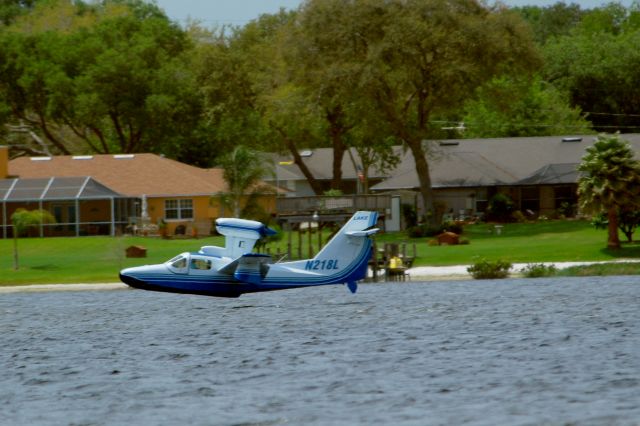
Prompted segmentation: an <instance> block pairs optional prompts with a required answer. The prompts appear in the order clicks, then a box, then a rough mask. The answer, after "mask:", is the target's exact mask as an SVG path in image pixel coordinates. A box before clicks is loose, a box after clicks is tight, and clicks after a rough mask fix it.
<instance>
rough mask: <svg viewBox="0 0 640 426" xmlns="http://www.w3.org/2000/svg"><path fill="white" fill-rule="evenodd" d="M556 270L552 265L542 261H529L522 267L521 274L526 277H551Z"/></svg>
mask: <svg viewBox="0 0 640 426" xmlns="http://www.w3.org/2000/svg"><path fill="white" fill-rule="evenodd" d="M557 272H558V268H556V267H555V266H554V265H545V264H544V263H530V264H528V265H527V266H525V267H524V268H523V269H522V274H523V275H524V276H525V277H527V278H542V277H552V276H554V275H555V274H556V273H557Z"/></svg>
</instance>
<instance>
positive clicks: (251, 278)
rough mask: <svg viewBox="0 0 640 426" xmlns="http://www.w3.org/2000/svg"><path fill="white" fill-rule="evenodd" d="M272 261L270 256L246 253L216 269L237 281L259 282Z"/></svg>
mask: <svg viewBox="0 0 640 426" xmlns="http://www.w3.org/2000/svg"><path fill="white" fill-rule="evenodd" d="M270 263H273V259H271V256H269V255H266V254H258V253H246V254H243V255H242V256H240V257H239V258H237V259H235V260H232V261H231V262H229V263H227V264H226V265H224V266H223V267H222V268H220V269H218V272H219V273H221V274H226V275H233V277H234V278H235V279H237V280H238V281H243V282H248V283H251V284H259V283H260V282H261V281H262V278H263V277H264V276H265V275H266V273H267V271H268V270H269V264H270Z"/></svg>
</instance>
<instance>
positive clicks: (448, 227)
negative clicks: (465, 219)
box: [441, 222, 464, 235]
mask: <svg viewBox="0 0 640 426" xmlns="http://www.w3.org/2000/svg"><path fill="white" fill-rule="evenodd" d="M441 230H442V232H444V231H448V232H453V233H454V234H458V235H461V234H462V232H463V231H464V226H463V225H462V224H461V223H458V222H445V223H443V224H442V228H441Z"/></svg>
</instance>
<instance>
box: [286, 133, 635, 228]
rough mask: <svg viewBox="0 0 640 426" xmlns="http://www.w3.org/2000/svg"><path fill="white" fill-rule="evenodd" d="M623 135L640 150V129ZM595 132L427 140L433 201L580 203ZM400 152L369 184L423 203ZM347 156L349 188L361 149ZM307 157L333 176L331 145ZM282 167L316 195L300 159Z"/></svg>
mask: <svg viewBox="0 0 640 426" xmlns="http://www.w3.org/2000/svg"><path fill="white" fill-rule="evenodd" d="M621 137H622V139H624V140H627V141H629V142H630V143H631V145H632V148H633V149H634V150H635V151H636V152H640V134H624V135H621ZM595 138H596V136H595V135H577V136H543V137H519V138H491V139H447V140H440V141H438V140H431V141H425V142H424V144H425V147H426V148H427V150H428V152H429V154H428V156H429V166H430V176H431V182H432V188H433V190H434V197H435V200H434V201H435V202H436V204H437V205H439V206H440V208H441V209H442V210H443V211H444V212H445V213H449V214H450V215H452V216H454V217H460V216H468V215H478V214H483V213H484V212H485V211H486V208H487V205H488V202H489V200H490V199H491V197H493V195H495V194H497V193H505V194H508V195H509V196H510V197H511V198H512V199H513V200H514V202H515V204H516V206H515V207H516V209H518V210H521V211H523V212H531V213H533V214H535V215H553V214H555V213H556V212H557V211H558V209H560V208H561V207H562V206H563V205H568V206H572V205H575V204H576V202H577V195H576V188H577V181H578V177H579V174H578V172H577V170H576V167H577V166H578V164H579V163H580V162H581V159H582V157H583V156H584V155H585V153H586V151H585V150H586V148H587V147H589V146H590V145H592V144H593V142H594V140H595ZM396 152H397V153H398V154H399V156H400V163H399V164H398V165H397V167H396V168H395V169H394V170H393V171H392V172H390V173H389V175H387V176H382V175H381V174H380V173H378V172H376V171H374V175H373V176H372V178H373V179H372V181H373V182H372V185H371V187H370V189H371V192H373V193H377V194H382V193H388V194H402V202H403V203H411V204H415V205H416V206H417V207H418V208H420V206H421V205H422V203H421V201H420V197H421V195H420V193H419V187H420V184H419V180H418V175H417V173H416V171H415V162H414V159H413V155H412V153H411V151H409V150H402V149H401V148H400V147H397V148H396ZM349 157H350V156H348V155H345V158H344V159H343V166H344V168H343V177H344V180H345V185H344V188H345V189H347V190H354V189H355V188H356V183H357V180H358V176H357V172H356V170H357V168H358V167H357V166H358V164H359V158H358V156H357V152H355V151H353V152H352V157H353V161H352V160H351V158H349ZM303 158H304V161H305V163H306V164H307V165H308V166H309V167H310V169H311V170H312V172H313V173H314V176H316V177H317V178H320V179H322V180H324V181H328V180H329V179H330V178H331V164H332V158H333V157H332V155H331V149H330V148H323V149H319V150H313V151H308V152H307V155H306V157H303ZM354 163H355V165H354ZM282 167H286V173H284V172H282V171H281V172H280V174H279V181H280V185H281V186H286V187H288V188H289V189H290V194H289V196H307V195H310V191H309V188H307V187H305V185H304V183H303V182H301V180H303V179H304V177H303V176H302V174H301V173H300V171H299V169H298V167H297V166H296V165H295V164H288V165H286V166H281V168H282ZM279 170H280V169H279ZM354 192H355V191H354ZM345 193H349V192H345ZM409 194H413V195H409ZM565 203H566V204H565ZM418 213H419V214H422V212H420V211H419V212H418Z"/></svg>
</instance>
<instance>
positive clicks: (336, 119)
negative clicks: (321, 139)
mask: <svg viewBox="0 0 640 426" xmlns="http://www.w3.org/2000/svg"><path fill="white" fill-rule="evenodd" d="M326 118H327V121H328V122H329V138H330V139H331V146H332V148H333V170H332V171H333V174H332V177H331V189H342V188H341V186H342V158H343V157H344V152H345V151H346V149H347V147H346V146H345V143H344V135H345V133H346V132H347V127H346V126H345V125H344V123H343V118H344V114H343V112H342V107H340V106H337V107H334V108H332V109H330V110H328V111H327V114H326Z"/></svg>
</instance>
